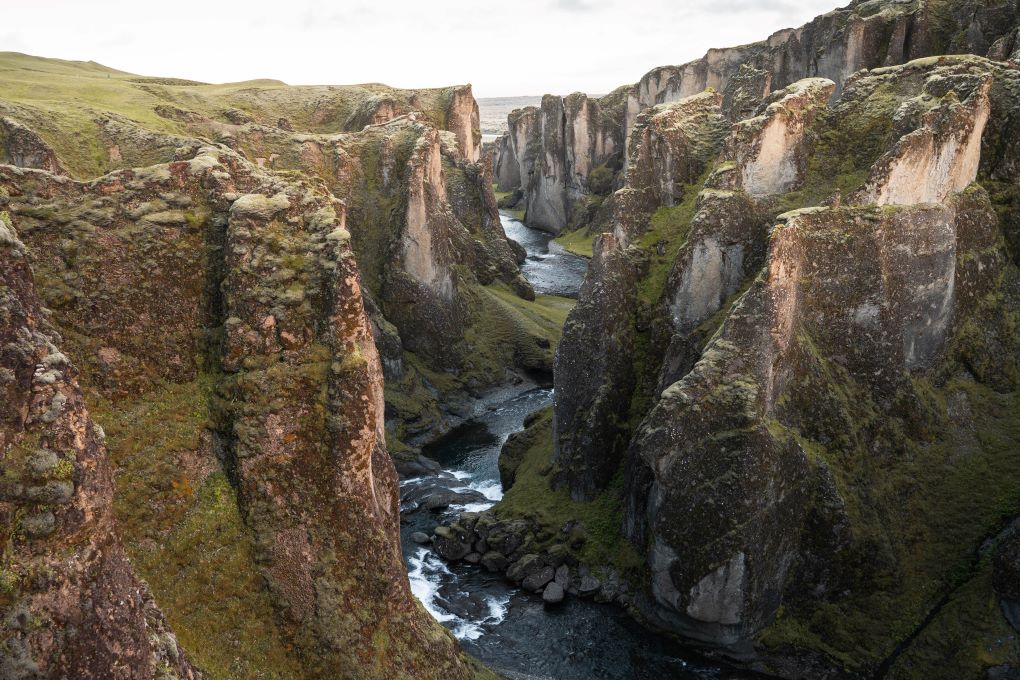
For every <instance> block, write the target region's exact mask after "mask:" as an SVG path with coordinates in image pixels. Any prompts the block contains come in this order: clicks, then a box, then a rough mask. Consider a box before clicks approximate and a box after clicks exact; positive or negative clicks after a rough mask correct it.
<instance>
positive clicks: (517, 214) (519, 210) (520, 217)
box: [492, 184, 524, 222]
mask: <svg viewBox="0 0 1020 680" xmlns="http://www.w3.org/2000/svg"><path fill="white" fill-rule="evenodd" d="M492 193H493V194H494V195H495V196H496V203H497V204H498V203H499V202H500V201H502V200H503V199H504V198H506V197H507V196H509V195H510V194H511V193H512V192H510V191H496V185H495V184H493V185H492ZM517 205H518V207H516V208H500V211H501V212H505V213H506V214H507V215H510V216H511V217H513V218H514V219H515V220H517V221H518V222H523V221H524V206H523V201H521V202H520V203H518V204H517Z"/></svg>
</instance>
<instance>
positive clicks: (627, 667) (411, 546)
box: [401, 214, 750, 680]
mask: <svg viewBox="0 0 1020 680" xmlns="http://www.w3.org/2000/svg"><path fill="white" fill-rule="evenodd" d="M501 221H502V223H503V228H504V230H505V231H506V233H507V235H508V236H509V237H510V238H513V239H514V240H516V241H517V242H519V243H520V244H521V245H523V246H524V248H525V250H526V251H527V253H528V259H527V261H526V262H525V264H524V265H523V266H522V267H521V269H522V271H523V272H524V275H525V276H527V277H528V280H529V281H531V283H532V285H533V286H534V287H535V291H536V292H537V293H539V294H554V295H563V296H567V297H577V291H578V289H579V287H580V284H581V280H582V279H583V277H584V271H585V268H586V266H587V261H586V260H585V259H584V258H580V257H577V256H575V255H571V254H569V253H567V252H566V251H564V250H563V249H562V248H560V247H559V246H558V245H557V244H555V243H551V242H550V241H551V237H550V235H548V234H545V233H543V232H541V231H538V230H535V229H530V228H528V227H526V226H524V225H523V224H522V223H521V222H519V221H517V220H515V219H513V218H512V217H510V216H509V215H505V214H501ZM550 403H552V389H550V388H549V387H547V386H540V385H535V384H531V383H524V384H521V385H518V386H516V387H515V388H511V389H508V390H503V391H501V392H499V393H498V394H494V395H492V396H490V397H488V398H483V399H480V400H479V401H478V403H477V405H476V411H475V412H476V415H475V417H473V418H472V419H470V420H468V421H467V422H465V423H464V424H463V425H461V426H460V427H457V428H456V429H454V430H453V431H451V432H450V433H448V434H447V435H446V436H445V437H443V438H442V439H440V440H439V441H437V442H435V443H434V444H432V445H430V446H428V447H426V449H425V450H424V451H423V453H424V454H425V455H427V456H428V457H430V458H432V459H433V460H435V461H437V462H438V463H439V464H440V465H441V466H442V470H441V471H440V472H439V473H436V474H434V475H426V476H420V477H415V478H411V479H404V480H402V481H401V539H402V541H403V550H404V559H405V560H406V562H407V568H408V575H409V577H410V581H411V589H412V590H413V591H414V594H415V596H417V597H418V599H419V600H421V602H422V603H423V604H424V605H425V608H426V609H428V611H429V612H430V613H431V614H432V615H433V616H434V617H435V618H436V619H437V620H439V621H440V622H442V623H443V625H445V626H446V627H447V628H449V629H450V630H451V631H452V632H453V634H454V635H455V636H456V637H457V638H458V639H459V640H460V641H461V644H462V645H463V646H464V648H465V649H466V650H467V651H468V652H469V653H470V654H473V655H474V656H476V657H478V658H479V659H481V660H482V661H483V662H484V663H486V664H487V665H489V666H490V667H492V668H493V669H494V670H496V671H498V672H500V673H502V674H504V675H506V676H507V677H508V678H512V679H514V680H582V679H587V678H620V679H623V678H627V679H633V680H646V679H648V680H652V679H654V680H666V679H673V678H680V679H685V680H686V679H694V678H698V679H703V678H720V679H723V678H725V679H734V678H746V677H750V676H749V675H748V674H741V673H739V672H735V671H731V670H728V669H723V668H720V667H719V666H718V665H716V664H715V663H714V662H711V661H705V660H703V659H700V658H699V657H698V656H697V655H696V654H695V653H693V652H692V651H690V650H689V649H685V648H683V647H681V646H679V645H677V644H675V643H673V642H671V641H668V640H665V639H663V638H661V637H659V636H656V635H653V634H652V633H650V632H648V631H646V630H645V629H643V628H641V627H640V626H639V625H637V624H636V623H634V622H633V621H632V620H631V619H630V617H628V616H627V615H626V613H624V612H623V611H622V610H621V609H620V608H619V607H615V606H612V605H605V604H598V603H595V602H592V601H590V600H581V599H578V598H575V597H568V598H567V600H566V601H565V602H564V603H563V604H561V605H558V606H556V607H554V608H549V607H546V606H544V604H543V603H542V600H541V598H540V597H537V596H535V595H531V594H528V593H525V592H523V591H521V590H520V589H518V588H515V587H513V586H511V585H510V584H509V583H507V582H506V581H505V580H504V579H503V577H502V575H499V574H491V573H489V572H488V571H486V570H485V569H484V568H482V567H479V566H473V565H469V564H464V563H458V564H456V565H449V564H447V563H446V562H445V561H443V560H442V559H441V558H439V557H438V556H437V555H436V554H435V553H433V552H432V551H431V550H430V549H429V547H428V545H427V544H426V545H419V544H417V543H415V542H414V541H413V540H412V538H411V535H412V534H413V533H415V532H418V531H420V532H424V533H426V534H429V535H431V534H432V530H433V529H434V528H435V527H436V526H437V525H438V524H440V523H442V522H444V521H449V520H451V519H453V518H455V517H456V516H457V515H458V514H460V513H461V512H464V511H466V510H470V511H479V510H484V509H488V508H490V507H492V505H494V504H495V503H496V501H498V500H499V499H500V497H501V496H502V493H503V492H502V487H501V485H500V483H499V471H498V468H497V459H498V457H499V451H500V448H502V446H503V443H504V442H505V441H506V439H507V437H508V436H509V435H510V434H511V433H513V432H516V431H518V430H520V429H522V428H523V423H524V419H525V417H527V415H528V414H530V413H532V412H534V411H536V410H539V409H541V408H544V407H546V406H548V405H549V404H550ZM437 494H440V495H441V494H446V495H447V498H448V499H452V501H453V502H452V503H451V504H450V505H449V506H448V507H446V508H441V509H435V510H429V509H427V508H426V507H425V505H426V504H427V501H428V499H429V498H434V497H436V495H437ZM450 494H453V495H452V496H451V495H450Z"/></svg>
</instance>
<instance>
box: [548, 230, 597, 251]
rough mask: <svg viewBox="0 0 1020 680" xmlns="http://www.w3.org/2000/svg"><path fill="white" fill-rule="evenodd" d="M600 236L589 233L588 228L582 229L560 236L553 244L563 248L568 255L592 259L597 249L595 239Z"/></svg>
mask: <svg viewBox="0 0 1020 680" xmlns="http://www.w3.org/2000/svg"><path fill="white" fill-rule="evenodd" d="M598 236H599V235H598V234H591V233H588V229H587V227H581V228H580V229H575V230H574V231H568V232H566V233H563V234H560V235H559V236H557V237H556V238H554V239H553V243H556V244H558V245H560V246H562V247H563V249H564V250H566V251H567V252H568V253H573V254H574V255H580V256H581V257H587V258H590V257H591V256H592V250H593V249H594V247H595V239H597V238H598Z"/></svg>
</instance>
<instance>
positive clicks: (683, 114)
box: [613, 92, 727, 244]
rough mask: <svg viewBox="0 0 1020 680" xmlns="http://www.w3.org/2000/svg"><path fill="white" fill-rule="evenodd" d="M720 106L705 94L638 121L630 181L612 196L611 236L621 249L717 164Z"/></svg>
mask: <svg viewBox="0 0 1020 680" xmlns="http://www.w3.org/2000/svg"><path fill="white" fill-rule="evenodd" d="M721 103H722V97H721V96H720V95H718V94H716V93H712V92H705V93H702V94H699V95H694V96H692V97H688V98H686V99H683V100H681V101H679V102H676V103H673V104H664V105H662V106H655V107H652V108H651V109H649V110H648V111H646V112H645V113H643V114H642V115H641V117H639V119H638V121H637V123H636V125H635V128H634V130H633V132H632V133H631V139H630V144H631V147H632V148H633V149H634V153H633V154H632V155H631V157H630V160H629V165H628V168H627V180H626V183H625V185H624V187H623V189H621V190H620V191H617V192H616V194H614V196H613V200H614V205H613V207H614V214H613V232H614V234H615V235H616V238H617V239H618V240H619V241H620V242H621V243H624V244H627V243H630V242H631V241H632V240H633V239H635V238H638V237H639V236H641V234H643V233H644V232H645V231H646V229H647V228H648V219H649V218H650V217H651V215H652V213H654V212H655V210H656V209H657V208H659V207H663V206H665V207H669V206H674V205H677V204H679V203H681V202H682V201H683V200H684V198H686V196H685V194H684V192H685V191H686V187H688V186H689V185H691V184H694V183H695V182H696V181H697V180H698V178H699V177H700V176H701V175H702V174H703V173H704V172H705V170H706V168H708V167H709V165H710V164H711V163H712V162H713V161H714V160H715V158H716V156H717V155H718V153H719V149H720V147H721V145H722V140H723V138H724V136H725V134H726V128H727V125H726V121H725V119H724V118H723V116H722V114H721V112H720V108H719V106H720V104H721Z"/></svg>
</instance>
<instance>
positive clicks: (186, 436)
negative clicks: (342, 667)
mask: <svg viewBox="0 0 1020 680" xmlns="http://www.w3.org/2000/svg"><path fill="white" fill-rule="evenodd" d="M212 386H213V379H212V377H211V376H208V375H205V376H202V377H201V378H200V379H199V380H196V381H194V382H192V383H187V384H183V385H178V384H166V385H164V386H162V387H161V388H160V389H157V390H154V391H152V392H150V393H148V394H145V395H143V396H142V397H141V398H140V399H138V400H137V401H134V402H132V403H131V405H130V406H127V407H121V406H114V405H113V404H110V403H109V402H104V401H103V400H102V399H101V398H98V397H95V398H90V402H91V403H93V404H95V405H96V408H94V409H93V411H92V415H93V418H94V419H95V420H96V421H97V422H98V423H100V424H101V425H102V426H103V428H104V429H105V431H106V433H107V446H108V449H109V455H110V460H111V463H112V464H113V466H114V471H115V482H116V493H115V496H114V513H115V515H116V517H117V522H118V525H119V533H120V535H121V537H122V539H123V541H124V545H125V548H126V550H127V552H128V556H129V557H130V559H131V561H132V563H133V564H134V566H135V569H136V570H137V572H138V574H139V575H140V576H141V577H142V578H144V579H145V580H146V581H147V582H148V583H149V585H150V587H151V588H152V591H153V594H154V596H155V598H156V601H157V602H159V604H160V607H161V609H162V610H163V612H164V614H165V615H166V617H167V620H168V621H169V623H170V626H171V628H172V629H173V630H174V632H175V634H176V635H177V637H178V639H179V640H180V642H181V644H182V645H183V647H184V648H185V649H186V650H187V651H188V654H189V656H190V657H191V659H192V661H193V662H195V663H196V664H198V665H199V666H200V667H202V668H203V669H204V671H205V673H206V677H208V678H211V679H213V680H220V679H223V680H226V679H228V678H251V679H252V680H270V679H275V678H279V679H281V680H282V679H283V678H292V677H297V676H299V675H300V670H299V666H298V665H297V664H296V663H295V662H294V660H293V659H292V658H291V657H290V655H289V652H288V648H287V646H286V644H285V643H284V642H283V641H282V639H281V636H280V632H279V631H278V630H277V629H276V626H275V624H274V623H273V621H274V613H273V609H272V606H271V603H270V601H269V595H268V592H267V591H266V590H265V585H264V583H263V581H262V578H261V576H259V573H258V570H257V568H256V565H255V563H254V560H253V554H252V546H251V539H250V537H249V534H248V532H247V530H246V529H245V527H244V525H243V524H242V521H241V517H240V513H239V510H238V507H237V499H236V496H235V494H234V490H233V488H232V487H231V486H230V484H229V483H228V482H227V479H226V476H225V475H224V474H223V472H222V471H221V470H220V465H219V462H218V461H217V460H216V457H215V455H213V452H212V448H211V446H210V445H209V442H208V439H207V434H204V433H206V432H207V428H208V427H209V425H210V413H209V409H208V404H209V398H210V396H211V391H212V388H213V387H212Z"/></svg>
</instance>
